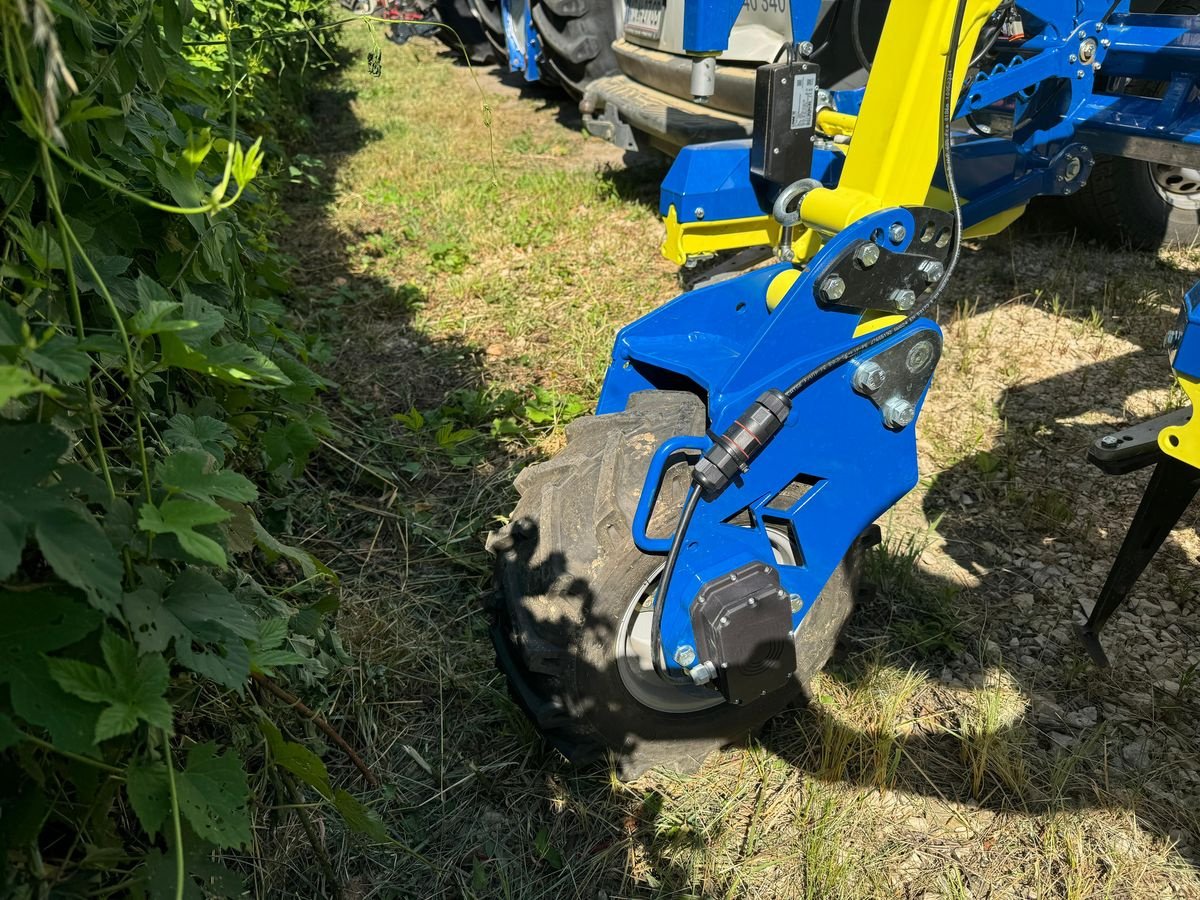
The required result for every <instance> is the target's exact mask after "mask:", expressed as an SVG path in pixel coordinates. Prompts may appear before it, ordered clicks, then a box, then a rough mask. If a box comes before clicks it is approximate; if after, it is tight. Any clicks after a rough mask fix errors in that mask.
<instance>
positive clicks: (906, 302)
mask: <svg viewBox="0 0 1200 900" xmlns="http://www.w3.org/2000/svg"><path fill="white" fill-rule="evenodd" d="M890 299H891V301H892V305H893V306H895V307H896V309H898V310H900V311H901V312H908V311H909V310H910V309H912V308H913V305H914V304H916V302H917V292H916V291H910V290H909V289H908V288H896V290H894V291H892V295H891V298H890Z"/></svg>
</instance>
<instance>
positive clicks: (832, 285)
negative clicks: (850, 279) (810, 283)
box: [821, 275, 846, 302]
mask: <svg viewBox="0 0 1200 900" xmlns="http://www.w3.org/2000/svg"><path fill="white" fill-rule="evenodd" d="M844 296H846V282H845V281H844V280H843V279H842V276H841V275H830V276H828V277H827V278H826V279H825V280H824V281H822V282H821V298H822V299H823V300H826V301H828V302H832V301H834V300H841V299H842V297H844Z"/></svg>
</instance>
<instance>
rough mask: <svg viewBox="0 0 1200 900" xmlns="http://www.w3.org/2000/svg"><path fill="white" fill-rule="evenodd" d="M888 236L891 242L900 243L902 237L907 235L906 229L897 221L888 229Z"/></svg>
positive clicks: (902, 240) (902, 239)
mask: <svg viewBox="0 0 1200 900" xmlns="http://www.w3.org/2000/svg"><path fill="white" fill-rule="evenodd" d="M888 237H889V238H891V241H892V243H893V244H902V243H904V239H905V238H906V237H908V229H906V228H905V227H904V226H903V225H901V224H900V223H899V222H897V223H896V224H895V225H893V226H892V227H891V228H889V229H888Z"/></svg>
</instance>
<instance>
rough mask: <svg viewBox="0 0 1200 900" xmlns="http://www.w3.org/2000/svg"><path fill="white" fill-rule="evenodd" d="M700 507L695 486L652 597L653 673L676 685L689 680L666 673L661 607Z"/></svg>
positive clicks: (651, 649) (651, 648)
mask: <svg viewBox="0 0 1200 900" xmlns="http://www.w3.org/2000/svg"><path fill="white" fill-rule="evenodd" d="M699 505H700V491H699V489H697V487H696V486H695V485H692V487H691V488H690V489H689V491H688V496H687V500H686V501H685V502H684V504H683V512H682V513H681V514H680V516H679V525H678V526H676V528H675V538H674V540H672V541H671V549H670V550H669V551H668V552H667V562H666V564H665V565H664V566H663V573H662V578H660V579H659V580H658V592H657V593H656V594H655V597H654V619H653V622H652V624H651V626H650V656H651V657H652V658H653V659H654V671H655V672H656V673H657V674H658V677H659V678H663V679H666V680H667V681H672V682H674V683H676V684H691V683H692V680H691V679H690V678H677V677H675V676H673V675H671V673H670V672H667V671H666V670H665V668H664V666H663V659H662V616H663V607H664V606H666V605H667V588H669V587H670V586H671V575H672V573H674V571H675V562H676V561H677V560H678V559H679V551H680V549H681V548H682V547H683V535H684V532H686V531H687V528H688V525H690V524H691V523H692V516H693V515H695V513H696V507H697V506H699Z"/></svg>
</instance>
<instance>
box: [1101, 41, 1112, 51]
mask: <svg viewBox="0 0 1200 900" xmlns="http://www.w3.org/2000/svg"><path fill="white" fill-rule="evenodd" d="M1100 46H1101V47H1103V48H1104V49H1105V50H1107V49H1108V48H1109V47H1111V46H1112V41H1110V40H1109V39H1108V38H1105V39H1104V40H1102V41H1101V42H1100Z"/></svg>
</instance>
